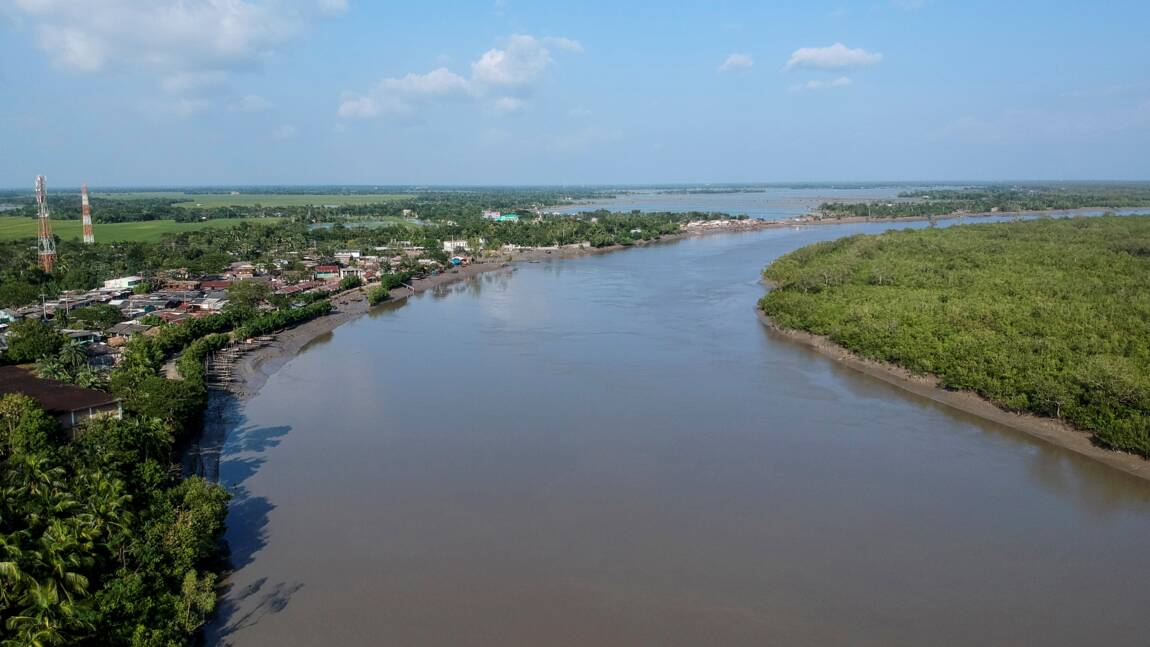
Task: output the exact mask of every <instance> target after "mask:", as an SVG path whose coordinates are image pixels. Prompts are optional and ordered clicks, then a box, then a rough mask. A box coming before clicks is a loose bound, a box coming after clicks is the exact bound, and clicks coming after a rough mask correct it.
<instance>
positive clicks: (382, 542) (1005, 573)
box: [208, 225, 1150, 645]
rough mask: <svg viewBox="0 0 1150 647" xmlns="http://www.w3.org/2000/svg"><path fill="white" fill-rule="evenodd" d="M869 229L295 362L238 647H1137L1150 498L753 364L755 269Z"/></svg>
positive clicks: (787, 240) (810, 376)
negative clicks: (792, 252)
mask: <svg viewBox="0 0 1150 647" xmlns="http://www.w3.org/2000/svg"><path fill="white" fill-rule="evenodd" d="M880 228H881V226H879V225H857V226H855V225H851V226H841V227H822V228H811V229H804V230H792V229H778V230H770V231H761V232H756V233H751V234H740V235H726V236H712V237H707V238H701V239H692V240H685V241H681V242H677V243H671V244H664V245H656V246H652V247H648V248H643V249H635V250H629V251H626V252H621V253H614V254H608V255H602V256H594V257H587V258H581V259H575V260H570V261H556V262H544V263H537V264H526V265H521V266H519V267H518V268H517V269H515V270H510V271H503V272H499V273H492V274H487V275H483V276H481V277H479V278H477V279H475V280H473V281H471V282H469V283H462V284H458V285H455V286H450V287H448V288H446V289H444V290H442V291H441V292H438V293H434V294H433V293H424V294H422V295H419V296H417V297H414V298H412V299H411V300H409V301H407V302H405V303H401V304H395V305H391V306H385V307H383V308H381V309H379V310H377V311H376V312H375V313H373V314H372V315H371V316H369V317H365V318H362V319H360V320H357V321H355V322H353V323H350V324H348V325H346V326H344V327H342V328H339V329H337V330H336V331H335V332H334V333H333V334H332V335H329V336H326V337H323V338H320V339H318V340H316V342H314V343H313V344H312V345H311V346H309V347H308V348H307V349H306V350H305V351H304V352H302V353H301V354H300V355H299V356H298V357H297V358H295V359H294V360H293V361H291V362H290V363H288V364H287V365H286V366H285V367H284V368H283V369H282V370H280V371H279V372H278V373H276V374H275V375H273V376H272V377H271V378H270V380H269V381H268V382H267V384H266V385H265V386H264V388H263V389H262V390H261V391H260V393H259V394H258V395H256V396H255V397H253V398H252V399H251V400H249V401H248V402H247V403H245V404H243V405H242V406H241V407H240V408H239V409H238V410H237V411H236V412H235V415H236V418H237V419H236V422H237V429H236V430H235V431H234V432H233V433H232V434H231V436H230V437H229V440H228V443H227V446H226V447H225V451H224V458H223V462H222V463H221V466H220V473H221V478H222V479H223V481H224V482H226V483H227V484H228V485H229V486H230V487H232V488H234V489H235V491H236V492H237V498H236V499H235V501H234V503H233V506H232V509H231V513H230V516H229V520H228V524H229V530H228V536H227V539H228V542H229V544H230V547H231V550H232V557H233V560H234V561H235V563H236V566H237V569H238V570H237V571H236V573H235V575H234V576H233V577H232V579H231V582H230V585H229V588H228V591H227V593H226V595H225V598H224V600H223V602H222V609H221V613H220V617H219V618H218V619H217V621H216V623H215V624H214V625H213V626H212V627H211V628H210V631H209V632H208V638H209V642H210V643H224V644H234V645H321V644H333V645H361V644H391V645H702V644H709V645H765V644H779V645H895V644H897V645H982V644H1001V645H1017V644H1028V645H1084V644H1096V645H1144V644H1146V640H1147V638H1146V636H1147V633H1146V628H1145V625H1146V610H1147V608H1148V605H1147V603H1148V602H1150V594H1148V593H1147V587H1146V582H1147V576H1148V575H1150V551H1148V550H1147V538H1150V514H1148V510H1150V487H1148V485H1147V484H1146V483H1145V482H1142V481H1139V480H1136V479H1134V478H1133V477H1129V476H1126V475H1124V474H1121V473H1119V472H1117V471H1114V470H1111V469H1109V468H1106V467H1104V466H1101V465H1098V464H1095V463H1093V462H1091V461H1089V460H1087V459H1083V458H1079V457H1077V456H1076V455H1073V454H1069V453H1067V452H1065V451H1062V450H1059V449H1056V448H1053V447H1050V446H1047V445H1044V444H1042V443H1041V442H1039V441H1035V440H1032V439H1030V438H1029V437H1026V436H1023V435H1020V434H1018V433H1016V432H1013V431H1011V430H1009V429H1006V428H1003V427H999V426H997V425H993V424H989V423H984V422H981V421H979V420H978V419H975V418H972V417H970V416H967V415H964V414H961V413H957V412H955V411H952V410H950V409H947V408H945V407H943V406H941V405H938V404H935V403H933V402H930V401H927V400H922V399H919V398H916V397H914V396H911V395H909V394H906V393H904V392H902V391H900V390H897V389H895V388H894V387H891V386H889V385H887V384H885V383H882V382H878V381H875V380H874V379H872V378H869V377H867V376H864V375H861V374H858V373H856V372H854V371H852V370H850V369H846V368H843V367H840V366H837V365H836V364H834V363H833V362H831V361H829V360H827V359H825V358H823V357H821V356H819V355H815V354H813V353H811V352H809V351H807V350H805V349H803V348H800V347H797V346H795V345H793V344H791V343H788V342H787V341H785V340H782V339H778V338H776V337H773V336H772V335H771V334H770V333H768V332H767V331H766V330H765V329H763V327H762V326H761V325H760V324H759V323H758V321H757V320H756V318H755V315H754V311H753V306H754V303H755V301H756V300H757V299H758V298H759V297H760V296H761V295H762V293H763V288H762V286H761V285H760V284H759V283H758V275H759V271H760V269H761V268H762V266H763V265H764V264H765V263H767V262H769V261H770V260H771V259H772V258H774V257H776V256H777V255H779V254H781V253H784V252H786V251H789V250H792V249H794V248H796V247H799V246H801V245H804V244H807V243H809V242H813V241H815V240H819V239H826V238H832V237H837V236H841V235H846V234H850V233H857V232H860V231H878V230H879V229H880Z"/></svg>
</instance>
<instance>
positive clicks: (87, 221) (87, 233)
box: [80, 184, 96, 244]
mask: <svg viewBox="0 0 1150 647" xmlns="http://www.w3.org/2000/svg"><path fill="white" fill-rule="evenodd" d="M80 211H81V214H82V219H83V221H84V242H85V243H88V244H91V243H94V242H96V237H95V236H93V235H92V207H91V206H89V205H88V185H87V184H85V185H84V186H82V187H80Z"/></svg>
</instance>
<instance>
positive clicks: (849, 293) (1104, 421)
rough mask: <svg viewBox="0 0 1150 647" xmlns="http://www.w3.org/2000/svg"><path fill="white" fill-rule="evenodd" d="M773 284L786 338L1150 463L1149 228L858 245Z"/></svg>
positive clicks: (1089, 224) (814, 259)
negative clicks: (892, 366)
mask: <svg viewBox="0 0 1150 647" xmlns="http://www.w3.org/2000/svg"><path fill="white" fill-rule="evenodd" d="M764 275H765V277H766V278H767V279H769V280H770V281H772V282H774V283H775V285H776V287H775V289H773V290H772V291H771V292H770V293H769V294H768V295H767V296H766V297H764V298H763V300H762V302H761V307H762V308H763V310H764V311H765V312H766V314H768V315H769V316H770V317H771V318H772V320H773V321H775V322H776V323H777V324H778V325H780V326H782V327H784V328H792V329H801V330H806V331H810V332H812V333H816V334H819V335H827V336H829V338H830V339H831V340H832V341H834V342H836V343H838V344H840V345H842V346H844V347H846V348H848V349H850V350H852V351H854V352H856V353H858V354H860V355H862V356H865V357H869V358H872V359H877V360H881V361H887V362H893V363H896V364H899V365H901V366H903V367H906V368H908V369H910V370H912V371H914V372H916V373H923V374H934V375H937V376H938V377H939V378H940V379H941V383H942V385H943V386H945V387H946V388H950V389H968V390H971V391H974V392H976V393H978V394H980V395H982V396H984V397H986V398H988V399H990V400H992V401H993V402H995V403H997V404H999V405H1000V406H1002V407H1004V408H1007V409H1010V410H1016V411H1028V412H1031V413H1035V414H1038V415H1042V416H1050V417H1056V418H1061V419H1064V420H1066V421H1067V422H1069V423H1071V424H1073V425H1075V426H1076V427H1079V428H1081V429H1084V430H1088V431H1091V432H1093V434H1094V436H1095V438H1096V439H1097V440H1098V441H1099V442H1101V443H1103V444H1105V445H1107V446H1110V447H1112V448H1115V449H1121V450H1125V451H1131V452H1136V453H1139V454H1142V455H1144V456H1150V289H1147V286H1148V285H1150V216H1132V217H1102V218H1078V219H1071V220H1034V221H1026V222H1015V223H1002V224H990V225H968V226H960V227H951V228H946V229H925V230H917V231H909V230H908V231H892V232H888V233H885V234H882V235H879V236H853V237H849V238H843V239H839V240H835V241H831V242H825V243H819V244H816V245H811V246H808V247H804V248H802V249H799V250H796V251H794V252H792V253H790V254H787V255H785V256H782V257H780V258H779V259H778V260H776V261H775V262H774V263H772V264H771V265H770V266H769V267H768V268H767V269H766V270H765V272H764Z"/></svg>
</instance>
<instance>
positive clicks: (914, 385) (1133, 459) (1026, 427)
mask: <svg viewBox="0 0 1150 647" xmlns="http://www.w3.org/2000/svg"><path fill="white" fill-rule="evenodd" d="M755 311H756V312H757V313H758V317H759V321H761V322H762V323H763V325H764V326H766V327H767V328H768V329H769V330H770V331H771V332H772V333H773V334H775V335H778V336H780V337H784V338H786V339H789V340H791V341H793V342H796V343H799V344H802V345H804V346H806V347H808V348H810V349H812V350H814V351H816V352H818V353H819V354H821V355H823V356H825V357H829V358H830V359H833V360H835V361H836V362H838V363H840V364H842V365H844V366H848V367H850V368H853V369H855V370H856V371H859V372H860V373H865V374H867V375H870V376H871V377H874V378H877V379H879V380H882V381H883V382H886V383H888V384H892V385H894V386H897V387H899V388H900V389H904V390H906V391H909V392H911V393H914V394H915V395H919V396H922V397H924V398H928V399H930V400H934V401H935V402H939V403H942V404H945V405H947V406H950V407H954V408H955V409H958V410H960V411H964V412H966V413H969V414H972V415H975V416H978V417H980V418H983V419H985V420H990V421H992V422H996V423H998V424H1001V425H1005V426H1007V427H1010V428H1012V429H1016V430H1018V431H1021V432H1023V433H1025V434H1027V435H1030V436H1034V437H1036V438H1040V439H1042V440H1043V441H1045V442H1048V443H1050V444H1052V445H1057V446H1058V447H1062V448H1064V449H1068V450H1070V451H1073V452H1077V453H1079V454H1082V455H1083V456H1087V457H1089V458H1092V459H1094V460H1096V461H1099V462H1101V463H1105V464H1106V465H1109V466H1111V467H1113V468H1115V469H1119V470H1122V471H1123V472H1126V473H1128V474H1132V475H1134V476H1137V477H1139V478H1142V479H1145V480H1148V481H1150V461H1148V460H1146V459H1144V458H1142V457H1141V456H1136V455H1134V454H1128V453H1125V452H1119V451H1115V450H1112V449H1107V448H1105V447H1100V446H1098V445H1095V444H1094V443H1093V441H1092V440H1091V438H1090V435H1089V432H1085V431H1081V430H1079V429H1075V428H1074V427H1072V426H1070V425H1068V424H1066V423H1064V422H1061V421H1059V420H1054V419H1051V418H1043V417H1040V416H1034V415H1030V414H1025V413H1015V412H1012V411H1006V410H1003V409H1000V408H999V407H998V406H997V405H995V404H994V403H993V402H991V401H989V400H987V399H985V398H983V397H981V396H979V395H977V394H975V393H971V392H969V391H951V390H948V389H945V388H943V387H941V386H940V385H939V380H938V378H936V377H933V376H928V375H917V374H915V373H912V372H910V371H908V370H906V369H905V368H902V367H901V366H897V365H895V364H890V363H887V362H879V361H875V360H871V359H866V358H864V357H861V356H859V355H856V354H855V353H852V352H851V351H850V350H848V349H846V348H844V347H842V346H839V345H838V344H836V343H834V342H833V341H831V340H830V339H829V338H828V337H825V336H823V335H815V334H812V333H809V332H806V331H803V330H794V329H790V328H782V327H780V326H778V325H776V324H775V323H774V322H773V321H771V318H770V317H768V316H767V315H766V313H764V312H763V311H762V310H761V309H759V308H757V307H756V308H755Z"/></svg>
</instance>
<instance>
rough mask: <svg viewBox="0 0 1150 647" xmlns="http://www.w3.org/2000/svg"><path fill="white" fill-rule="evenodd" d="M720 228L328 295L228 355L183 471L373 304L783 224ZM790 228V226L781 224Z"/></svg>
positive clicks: (200, 463)
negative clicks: (247, 408)
mask: <svg viewBox="0 0 1150 647" xmlns="http://www.w3.org/2000/svg"><path fill="white" fill-rule="evenodd" d="M729 222H730V223H732V224H730V225H728V226H725V227H696V228H686V229H684V230H683V231H681V232H678V233H675V234H670V235H665V236H661V237H660V238H658V239H652V240H643V241H637V242H636V243H634V244H632V245H609V246H605V247H589V246H582V245H565V246H560V247H555V248H551V249H547V248H543V249H527V250H518V251H514V252H509V253H506V254H503V255H501V256H500V257H499V258H498V259H493V260H484V261H481V262H476V263H472V264H470V265H466V266H462V267H456V268H452V269H451V270H448V271H447V272H443V273H440V274H437V275H435V276H428V277H424V278H420V279H414V280H413V281H412V282H411V283H410V285H411V287H410V288H409V287H399V288H395V289H394V290H392V291H391V296H390V298H389V299H388V300H387V301H384V302H382V303H380V304H378V305H376V306H372V305H370V304H369V303H368V300H367V292H368V290H370V289H371V288H372V287H374V286H372V285H365V286H363V287H360V288H355V289H353V290H349V291H347V292H343V293H341V294H338V295H334V296H333V297H331V301H332V305H333V306H334V309H333V310H332V312H331V314H328V315H326V316H323V317H319V318H317V319H312V320H310V321H307V322H305V323H303V324H300V325H298V326H295V327H293V328H288V329H285V330H282V331H280V332H278V333H276V334H275V335H274V336H272V339H271V341H270V342H265V343H261V344H259V345H254V346H251V347H250V348H248V349H246V350H244V351H243V352H240V353H237V354H235V355H234V356H232V357H231V358H230V359H229V361H230V366H229V369H228V374H229V380H228V381H227V382H226V383H221V384H213V385H211V386H210V388H209V393H208V405H207V410H206V412H205V415H204V427H203V430H202V433H201V434H200V436H199V438H196V439H193V440H192V441H191V442H190V443H189V447H188V448H187V449H186V450H185V451H184V453H183V460H182V463H183V466H184V472H185V473H186V474H197V475H199V476H203V477H204V478H207V479H210V480H213V481H214V480H216V479H217V478H218V474H219V458H220V453H221V451H222V450H223V445H224V442H225V441H226V440H227V437H228V434H229V432H230V431H231V430H232V429H233V428H235V427H236V425H237V424H240V422H241V418H240V413H239V410H240V405H241V404H242V402H243V401H244V400H246V399H247V398H250V397H251V396H253V395H255V394H256V393H258V392H259V390H260V388H261V387H262V386H263V385H264V384H265V383H266V382H267V380H268V378H269V377H271V376H272V375H273V374H274V373H275V372H276V371H278V370H279V369H280V368H281V367H283V366H284V365H285V364H286V363H287V362H289V361H291V359H292V358H293V357H295V356H296V355H297V354H298V353H299V352H300V351H301V350H303V348H304V347H305V346H307V345H308V344H310V343H311V342H313V341H314V340H316V339H318V338H319V337H322V336H323V335H327V334H330V333H332V332H333V331H335V329H336V328H339V327H340V326H342V325H344V324H345V323H348V322H349V321H353V320H355V319H357V318H359V317H361V316H363V315H365V314H367V313H368V312H369V311H370V310H371V309H372V308H377V307H387V306H388V304H394V303H398V302H402V301H403V300H404V299H407V298H408V297H410V296H412V295H414V294H418V293H420V292H424V291H427V290H433V289H435V288H439V287H443V286H447V285H451V284H454V283H459V282H461V281H466V280H469V279H471V278H473V277H475V276H478V275H480V274H484V273H487V272H494V271H499V270H508V271H510V270H512V268H513V266H514V265H515V264H516V263H537V262H541V261H545V260H553V259H572V258H579V257H583V256H593V255H598V254H608V253H611V252H617V251H621V250H625V249H629V248H632V247H645V246H649V245H656V244H666V243H671V242H675V241H679V240H683V239H685V238H693V237H699V236H706V235H710V234H717V233H742V232H748V231H756V230H759V229H769V228H776V227H780V226H784V225H783V224H782V223H777V222H766V221H757V220H743V221H729ZM786 226H789V225H786Z"/></svg>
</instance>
